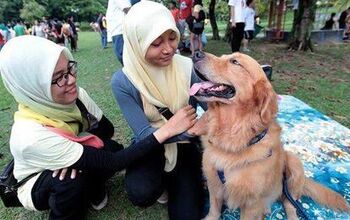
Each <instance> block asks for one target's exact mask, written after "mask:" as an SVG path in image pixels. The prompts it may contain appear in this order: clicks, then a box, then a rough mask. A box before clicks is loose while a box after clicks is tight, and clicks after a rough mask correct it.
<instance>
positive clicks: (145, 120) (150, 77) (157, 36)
mask: <svg viewBox="0 0 350 220" xmlns="http://www.w3.org/2000/svg"><path fill="white" fill-rule="evenodd" d="M123 30H124V33H123V37H124V51H123V60H124V68H123V69H122V70H120V71H118V72H117V73H115V74H114V76H113V78H112V88H113V93H114V96H115V97H116V99H117V102H118V104H119V107H120V109H121V110H122V112H123V115H124V117H125V119H126V121H127V122H128V123H129V125H130V127H131V128H132V130H133V132H134V137H135V140H136V141H138V140H141V139H143V138H144V137H146V136H147V135H149V134H150V133H152V132H154V131H156V130H157V129H158V128H159V127H160V126H162V125H163V124H164V123H166V122H167V119H166V117H165V116H164V115H162V113H161V111H159V110H157V107H160V108H168V109H169V110H170V111H171V112H172V113H176V112H177V111H179V109H181V108H182V107H183V106H186V105H188V103H189V102H190V99H189V89H190V86H191V84H193V83H196V82H198V81H199V79H198V78H197V77H196V75H195V74H194V73H193V72H192V70H193V65H192V61H191V60H190V59H189V58H186V57H183V56H181V55H178V54H175V51H176V49H177V45H178V42H179V39H180V34H179V31H178V29H177V28H176V24H175V21H174V18H173V17H172V15H171V12H170V11H169V10H168V9H167V8H166V7H164V6H163V5H161V4H159V3H156V2H152V1H141V2H139V3H137V4H135V5H134V6H133V7H132V8H131V9H130V11H129V12H128V14H127V15H126V17H125V20H124V29H123ZM191 104H193V106H194V107H195V106H196V104H197V103H195V101H194V100H191ZM203 107H204V108H206V106H203ZM168 113H169V112H168ZM192 138H193V136H191V135H189V134H188V132H184V133H183V134H180V135H177V136H175V137H173V138H171V139H168V140H166V142H165V144H164V145H165V150H163V149H160V150H159V151H158V152H154V153H153V154H150V155H148V156H147V157H145V158H143V159H142V160H140V161H139V162H138V163H135V164H133V165H132V166H130V167H129V168H128V169H127V170H126V180H125V181H126V191H127V193H128V196H129V199H130V200H131V201H132V202H133V204H135V205H138V206H142V207H146V206H149V205H151V204H153V203H154V202H155V201H156V200H157V199H158V198H159V199H158V202H166V199H165V198H166V196H165V195H166V194H165V193H164V192H167V193H168V214H169V218H170V219H181V220H186V219H191V220H195V219H200V217H201V216H200V215H201V203H202V202H203V198H202V195H203V193H202V189H203V187H202V182H201V153H200V150H199V149H198V146H197V145H196V144H195V143H192V142H191V141H190V140H191V139H192ZM161 195H162V196H161ZM160 196H161V197H160Z"/></svg>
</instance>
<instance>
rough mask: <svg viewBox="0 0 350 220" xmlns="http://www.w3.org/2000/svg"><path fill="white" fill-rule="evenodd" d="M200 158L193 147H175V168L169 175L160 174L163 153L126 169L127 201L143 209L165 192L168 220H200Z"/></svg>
mask: <svg viewBox="0 0 350 220" xmlns="http://www.w3.org/2000/svg"><path fill="white" fill-rule="evenodd" d="M201 155H202V154H201V152H200V150H199V148H198V147H197V145H196V144H178V157H177V164H176V166H175V168H174V169H173V170H172V171H171V172H169V173H167V172H165V171H164V164H165V157H164V149H161V150H158V151H157V152H153V153H152V154H149V155H148V156H146V157H144V158H143V159H142V160H140V161H139V162H138V163H135V164H134V165H133V166H130V167H129V168H128V169H127V170H126V175H125V187H126V192H127V194H128V197H129V199H130V201H131V202H132V203H133V204H134V205H137V206H141V207H147V206H150V205H152V204H154V203H155V202H156V200H157V199H158V198H159V197H160V195H161V194H162V193H163V192H164V190H167V191H168V198H169V200H168V215H169V219H170V220H197V219H201V217H202V216H201V214H202V211H203V210H202V207H203V202H204V193H203V191H204V190H203V184H202V171H201Z"/></svg>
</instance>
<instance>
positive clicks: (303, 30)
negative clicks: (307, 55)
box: [289, 0, 316, 52]
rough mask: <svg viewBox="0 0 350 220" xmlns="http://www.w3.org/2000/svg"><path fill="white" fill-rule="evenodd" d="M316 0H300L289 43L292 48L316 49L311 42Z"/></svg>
mask: <svg viewBox="0 0 350 220" xmlns="http://www.w3.org/2000/svg"><path fill="white" fill-rule="evenodd" d="M315 12H316V0H299V8H298V10H297V12H296V13H295V16H296V18H295V19H294V20H295V23H294V24H293V28H292V32H291V40H290V43H289V49H290V50H303V51H307V50H308V49H310V50H311V52H313V51H314V49H313V44H312V42H311V31H312V29H313V22H314V21H315Z"/></svg>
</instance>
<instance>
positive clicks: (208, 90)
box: [190, 52, 277, 130]
mask: <svg viewBox="0 0 350 220" xmlns="http://www.w3.org/2000/svg"><path fill="white" fill-rule="evenodd" d="M193 60H194V67H195V69H196V71H197V74H198V75H199V76H200V77H201V78H202V79H204V80H205V81H204V82H203V83H198V84H195V85H193V86H192V88H191V91H190V94H191V95H193V96H195V97H196V98H197V99H198V100H200V101H204V102H208V106H209V110H210V109H214V108H215V109H219V110H218V111H220V112H221V113H222V114H224V113H223V112H225V117H226V118H225V120H226V121H227V122H229V121H230V120H231V119H230V118H227V117H228V116H230V115H231V116H232V118H235V120H236V121H235V123H238V121H237V120H238V119H239V120H245V124H247V123H248V124H251V125H248V126H250V127H251V128H252V129H253V130H260V129H261V128H262V127H266V126H267V125H268V124H269V123H270V122H271V121H273V120H274V118H275V115H276V113H277V96H276V93H275V92H274V90H273V88H272V86H271V84H270V82H269V80H268V79H267V77H266V75H265V73H264V71H263V70H262V68H261V66H260V65H259V63H258V62H257V61H255V60H254V59H253V58H251V57H250V56H248V55H245V54H241V53H233V54H231V55H223V56H221V57H216V56H214V55H212V54H209V53H202V52H197V53H196V54H195V57H194V59H193ZM228 114H229V115H228ZM232 123H233V122H232V121H231V124H232Z"/></svg>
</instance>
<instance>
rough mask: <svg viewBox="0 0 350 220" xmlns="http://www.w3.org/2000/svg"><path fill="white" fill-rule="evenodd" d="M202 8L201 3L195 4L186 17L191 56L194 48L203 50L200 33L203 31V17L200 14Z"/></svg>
mask: <svg viewBox="0 0 350 220" xmlns="http://www.w3.org/2000/svg"><path fill="white" fill-rule="evenodd" d="M201 11H203V10H202V6H201V5H195V6H194V7H193V10H192V15H191V16H189V17H188V18H187V19H186V23H187V24H188V29H189V30H190V49H191V56H192V57H193V56H194V52H195V51H196V50H199V51H203V44H202V34H203V31H204V19H205V17H203V16H200V12H201Z"/></svg>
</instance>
